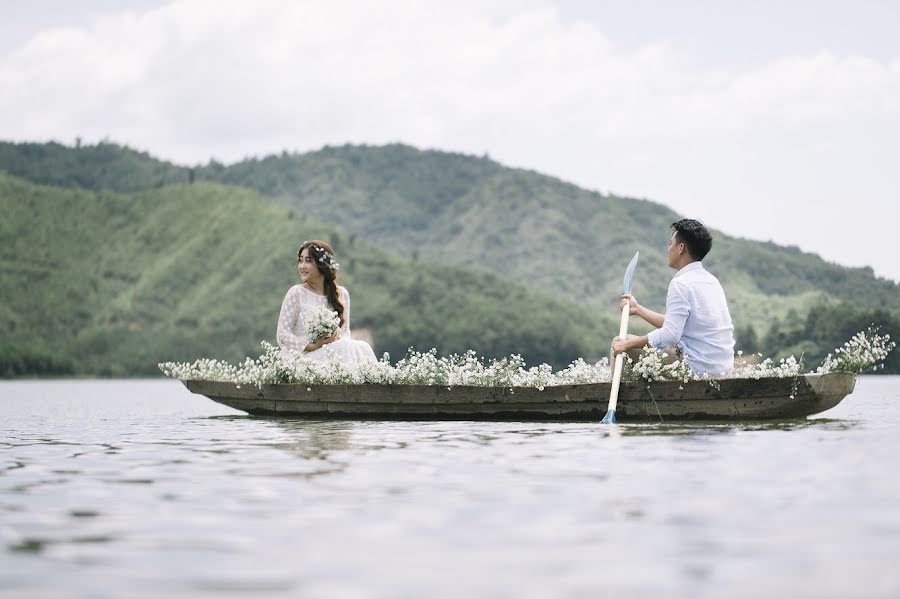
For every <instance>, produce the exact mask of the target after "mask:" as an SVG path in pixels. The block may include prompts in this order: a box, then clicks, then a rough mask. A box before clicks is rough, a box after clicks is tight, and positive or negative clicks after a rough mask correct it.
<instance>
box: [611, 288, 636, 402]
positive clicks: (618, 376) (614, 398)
mask: <svg viewBox="0 0 900 599" xmlns="http://www.w3.org/2000/svg"><path fill="white" fill-rule="evenodd" d="M630 313H631V304H630V303H629V304H625V307H624V308H622V321H621V322H620V323H619V337H625V335H627V334H628V317H629V316H630V315H631V314H630ZM624 361H625V354H624V352H623V353H621V354H619V355H617V356H616V365H615V366H614V367H613V378H612V387H610V388H609V405H608V409H609V411H611V412H615V411H616V404H617V403H618V402H619V383H620V382H621V381H622V365H623V363H624Z"/></svg>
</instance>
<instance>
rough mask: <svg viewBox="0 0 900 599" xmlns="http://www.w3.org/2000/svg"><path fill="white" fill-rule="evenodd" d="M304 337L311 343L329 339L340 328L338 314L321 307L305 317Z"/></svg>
mask: <svg viewBox="0 0 900 599" xmlns="http://www.w3.org/2000/svg"><path fill="white" fill-rule="evenodd" d="M305 320H306V322H305V324H306V335H307V337H309V340H310V341H311V342H312V343H315V342H316V341H319V340H320V339H327V338H328V337H331V336H332V335H334V334H335V333H337V332H338V330H339V329H340V327H341V319H340V318H339V317H338V313H337V312H335V311H334V310H331V309H330V308H326V307H325V306H322V307H321V308H317V309H316V310H315V311H314V312H312V313H311V314H308V315H307V316H306V319H305Z"/></svg>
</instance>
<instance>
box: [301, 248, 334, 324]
mask: <svg viewBox="0 0 900 599" xmlns="http://www.w3.org/2000/svg"><path fill="white" fill-rule="evenodd" d="M306 249H308V250H309V257H310V258H312V261H313V263H314V264H315V265H316V268H318V269H319V272H320V273H322V276H323V277H325V297H326V298H328V303H329V304H330V305H331V309H332V310H334V311H335V312H337V313H338V317H340V319H341V326H342V327H343V326H344V305H343V304H342V303H341V300H340V298H339V297H338V288H337V277H338V263H337V260H335V258H334V250H333V249H331V246H330V245H328V244H327V243H325V242H324V241H320V240H318V239H313V240H312V241H304V242H303V244H302V245H301V246H300V249H299V250H297V262H298V263H299V262H300V254H302V253H303V250H306Z"/></svg>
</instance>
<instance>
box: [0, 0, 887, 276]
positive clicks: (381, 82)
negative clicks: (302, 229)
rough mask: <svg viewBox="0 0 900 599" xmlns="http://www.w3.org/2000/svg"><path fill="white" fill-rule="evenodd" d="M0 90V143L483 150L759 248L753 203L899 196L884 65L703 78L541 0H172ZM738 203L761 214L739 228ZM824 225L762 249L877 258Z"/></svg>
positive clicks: (180, 149)
mask: <svg viewBox="0 0 900 599" xmlns="http://www.w3.org/2000/svg"><path fill="white" fill-rule="evenodd" d="M0 88H2V90H3V93H2V95H0V136H2V137H4V138H14V139H47V138H55V139H62V140H72V139H74V138H75V136H79V135H80V136H83V137H84V138H86V139H88V140H92V139H98V138H101V137H104V136H109V137H110V138H111V139H113V140H116V141H122V142H125V143H129V144H132V145H135V146H137V147H141V148H146V149H150V150H151V151H153V152H155V153H158V154H160V155H162V156H164V157H167V158H171V159H175V160H178V161H182V162H205V161H206V160H207V159H208V158H209V157H210V156H215V157H217V158H219V159H224V160H235V159H239V158H241V157H243V156H245V155H248V154H265V153H270V152H275V151H278V150H280V149H282V148H288V149H299V150H307V149H312V148H317V147H320V146H321V145H323V144H326V143H332V144H334V143H343V142H345V141H350V142H366V143H382V142H390V141H398V140H400V141H405V142H408V143H413V144H416V145H419V146H426V147H437V148H443V149H448V150H460V151H467V152H473V153H482V152H484V151H489V152H490V154H491V155H492V156H493V157H495V158H497V159H499V160H501V161H504V162H508V163H512V164H515V165H521V166H528V167H533V168H536V169H538V170H541V171H544V172H550V173H552V174H556V175H559V176H562V177H564V178H568V179H571V180H574V181H576V182H578V183H580V184H583V185H587V186H590V187H595V188H604V189H614V190H615V191H617V192H620V193H623V194H634V195H645V196H649V197H652V198H653V199H656V200H659V201H662V202H665V203H668V204H670V205H673V207H675V208H676V209H678V210H681V211H688V212H692V213H700V214H703V215H705V216H706V219H705V220H707V221H708V222H711V223H713V224H715V225H716V226H719V227H720V228H723V229H725V230H727V231H728V232H731V233H735V234H743V235H751V236H755V237H763V238H766V237H767V235H766V228H767V227H770V226H771V222H772V216H771V214H769V215H766V214H765V212H766V211H767V210H770V211H774V210H776V209H777V210H780V211H781V212H780V213H781V214H784V215H786V216H785V218H794V219H801V218H803V217H804V215H805V218H806V221H807V222H810V219H811V220H812V221H815V217H816V216H817V215H819V216H821V215H822V214H825V213H827V212H828V210H827V209H825V208H823V206H834V207H835V208H834V209H837V206H838V205H839V203H840V202H841V198H845V199H846V196H847V193H853V191H854V189H855V188H854V183H856V189H859V188H861V187H865V188H866V189H867V192H868V193H867V195H866V198H867V199H859V200H858V202H857V206H863V207H864V209H868V210H869V211H870V212H871V211H873V210H881V209H883V210H887V209H888V208H887V203H888V202H889V201H890V202H896V201H897V200H900V197H898V192H900V186H898V184H897V183H896V182H894V181H893V180H892V177H888V176H884V173H885V172H886V170H887V169H888V167H889V165H892V163H893V161H889V156H888V155H889V154H892V155H894V156H896V155H897V150H898V149H900V147H898V145H900V142H898V141H896V140H900V104H898V101H897V98H900V59H897V60H894V61H893V62H889V63H884V62H879V61H876V60H872V59H869V58H866V57H863V56H836V55H834V54H832V53H830V52H828V51H827V50H823V51H821V52H818V53H815V54H812V55H803V56H785V57H783V58H780V59H778V60H774V61H772V62H770V63H769V64H765V65H761V66H758V67H757V68H755V69H754V70H751V71H728V70H726V69H722V68H719V69H717V70H709V68H707V67H705V66H703V65H702V63H701V62H700V61H698V60H697V59H696V57H693V56H691V55H690V54H688V53H686V52H684V51H682V50H681V49H679V48H676V47H672V46H671V45H667V44H664V43H658V44H649V45H646V46H644V47H641V48H638V49H636V50H633V51H625V50H623V49H622V48H619V47H617V46H615V45H614V44H612V43H611V42H610V41H609V39H608V38H607V36H605V35H604V32H603V31H602V30H601V29H600V28H599V27H598V26H596V25H595V24H592V23H587V22H576V23H570V22H565V21H563V20H562V19H561V18H560V16H559V13H558V11H557V10H556V8H554V6H553V5H552V4H551V3H550V2H548V1H539V0H534V1H523V2H516V1H514V0H510V1H507V2H497V3H490V4H486V3H482V2H475V1H471V0H470V1H465V2H456V3H447V2H438V1H434V2H424V1H423V2H416V1H411V0H410V1H402V0H398V1H389V0H385V1H383V2H378V3H372V2H341V1H337V2H331V3H322V2H288V1H284V2H279V1H274V0H268V1H260V2H254V3H250V2H230V3H223V2H213V1H210V0H184V1H178V2H173V3H171V4H169V5H165V6H163V7H161V8H158V9H155V10H151V11H148V12H144V13H141V14H132V13H122V14H116V15H108V16H105V17H103V18H102V19H99V20H96V21H95V22H93V23H92V24H91V25H90V26H89V27H87V28H82V29H74V28H68V29H53V30H47V31H44V32H42V33H40V34H39V35H37V36H36V37H34V38H33V39H32V40H31V41H30V42H29V43H28V44H26V45H25V46H23V47H21V48H19V49H18V50H17V51H15V52H13V53H9V54H7V55H6V56H3V57H0ZM879 166H881V167H883V168H881V169H879V168H878V167H879ZM854 170H858V171H859V175H860V176H863V177H865V179H861V178H860V177H858V176H855V175H854V172H853V171H854ZM839 171H842V172H839ZM807 185H809V186H811V187H806V186H807ZM798 194H800V195H798ZM723 198H728V200H727V201H725V200H723ZM866 202H869V203H868V204H867V203H866ZM748 204H753V205H755V206H757V207H758V208H759V209H760V210H761V211H762V214H761V215H758V216H753V215H745V216H743V217H740V218H736V217H735V213H736V212H737V211H736V210H735V206H747V205H748ZM850 218H851V220H852V218H853V217H850ZM821 219H822V220H827V219H824V217H821ZM832 220H833V219H832ZM870 220H871V219H870ZM876 220H877V219H876ZM856 224H857V226H862V224H863V221H862V220H860V221H859V222H858V223H856ZM819 225H820V226H821V227H824V229H819V230H807V229H808V227H802V228H797V227H795V228H794V230H793V231H791V230H788V231H785V232H783V233H780V234H779V235H780V237H776V239H777V240H778V241H782V242H787V243H799V244H800V245H801V246H802V247H807V248H809V249H819V250H822V251H826V252H827V251H838V252H839V253H838V254H837V255H830V256H829V257H831V258H832V259H840V260H842V261H847V262H851V263H860V264H861V263H878V260H877V259H876V258H877V256H874V257H873V255H872V248H871V246H868V247H866V248H864V250H862V251H860V252H857V253H856V254H854V253H853V252H852V251H850V252H848V251H846V250H835V248H833V247H830V246H829V245H828V243H827V242H825V241H823V240H822V238H823V237H824V235H823V233H822V231H823V230H824V231H833V230H834V229H833V227H832V228H830V229H829V228H828V227H827V226H826V225H828V223H827V222H822V223H819ZM867 226H870V227H871V226H874V225H872V224H871V223H869V224H868V225H867ZM883 251H888V252H889V253H890V254H894V253H895V252H893V251H892V248H887V247H885V248H884V249H883ZM877 268H878V269H879V270H881V272H884V273H888V272H890V274H891V275H892V276H893V277H895V278H900V266H896V265H893V266H892V265H890V264H888V261H884V266H878V267H877Z"/></svg>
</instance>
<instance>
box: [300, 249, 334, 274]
mask: <svg viewBox="0 0 900 599" xmlns="http://www.w3.org/2000/svg"><path fill="white" fill-rule="evenodd" d="M307 243H309V242H308V241H304V242H303V243H302V244H301V247H303V246H304V245H306V244H307ZM312 247H313V248H314V249H315V250H316V251H317V252H319V253H320V254H321V256H319V262H321V263H322V264H324V265H325V266H328V267H329V268H331V269H332V270H333V271H335V272H337V271H339V270H340V269H341V265H340V264H338V262H337V260H335V259H334V254H332V253H331V252H329V251H328V250H326V249H325V248H323V247H321V246H318V245H315V244H313V245H312Z"/></svg>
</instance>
